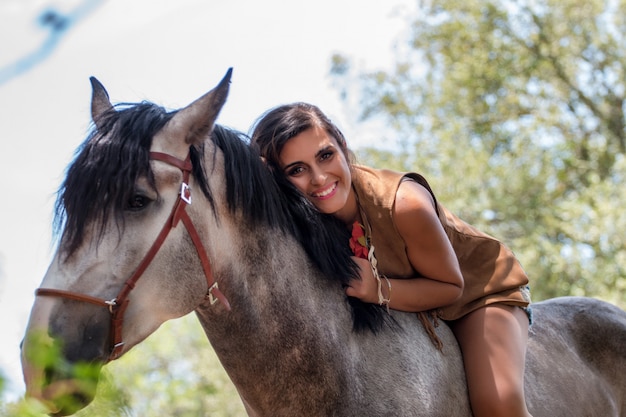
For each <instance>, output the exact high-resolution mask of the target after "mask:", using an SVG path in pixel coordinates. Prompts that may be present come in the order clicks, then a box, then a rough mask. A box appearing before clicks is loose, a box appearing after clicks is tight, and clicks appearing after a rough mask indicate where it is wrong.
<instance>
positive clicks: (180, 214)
mask: <svg viewBox="0 0 626 417" xmlns="http://www.w3.org/2000/svg"><path fill="white" fill-rule="evenodd" d="M150 159H152V160H156V161H161V162H165V163H167V164H170V165H173V166H175V167H177V168H179V169H180V170H181V171H182V172H183V181H182V184H181V187H180V196H179V198H178V199H177V201H176V203H174V207H173V208H172V212H171V213H170V216H169V217H168V219H167V221H166V222H165V224H164V225H163V228H162V229H161V232H160V233H159V235H158V236H157V238H156V240H155V241H154V243H153V244H152V246H151V247H150V250H148V252H147V253H146V255H145V256H144V258H143V259H142V261H141V263H140V264H139V266H138V267H137V269H136V270H135V272H134V273H133V275H132V276H131V277H130V278H129V279H128V280H127V281H126V282H125V283H124V286H123V287H122V289H121V290H120V292H119V293H118V295H117V297H115V298H113V299H111V300H105V299H102V298H97V297H93V296H91V295H87V294H81V293H76V292H72V291H66V290H58V289H52V288H38V289H37V290H36V291H35V295H37V296H54V297H63V298H68V299H70V300H76V301H83V302H87V303H91V304H95V305H98V306H102V307H106V308H107V309H108V310H109V312H110V313H111V328H110V332H111V334H110V341H111V342H110V353H109V358H108V361H112V360H114V359H117V358H118V357H120V355H121V354H122V351H123V348H124V342H123V340H122V325H123V323H124V312H125V311H126V308H127V307H128V303H129V301H130V300H129V299H128V296H129V294H130V292H131V291H132V290H133V288H135V284H136V283H137V281H139V278H140V277H141V275H142V274H143V273H144V271H145V270H146V268H148V265H150V262H152V260H153V259H154V257H155V256H156V254H157V252H158V251H159V249H160V248H161V245H162V244H163V242H165V239H166V238H167V235H168V234H169V232H170V231H171V230H172V229H173V228H175V227H176V225H177V224H178V222H179V221H180V220H182V222H183V225H184V226H185V228H186V229H187V233H189V236H190V237H191V240H192V241H193V244H194V246H195V248H196V251H197V253H198V257H199V258H200V262H201V264H202V269H203V270H204V275H205V277H206V280H207V285H208V289H207V292H206V295H205V300H207V299H208V300H209V301H210V303H211V305H213V304H215V303H216V302H218V301H221V302H222V304H223V305H224V306H225V307H226V309H227V310H230V304H229V303H228V300H227V299H226V297H224V294H222V292H221V291H220V289H219V288H218V285H217V282H215V280H214V278H213V273H212V272H211V263H210V261H209V258H208V257H207V254H206V250H205V249H204V245H203V244H202V240H201V239H200V235H199V234H198V231H197V230H196V228H195V226H194V225H193V222H192V220H191V218H190V217H189V215H188V214H187V211H186V210H185V208H186V207H187V206H188V205H190V204H191V190H190V188H189V176H190V174H191V170H192V164H191V159H190V155H189V154H187V158H186V159H185V160H184V161H183V160H181V159H178V158H176V157H174V156H172V155H169V154H166V153H162V152H150Z"/></svg>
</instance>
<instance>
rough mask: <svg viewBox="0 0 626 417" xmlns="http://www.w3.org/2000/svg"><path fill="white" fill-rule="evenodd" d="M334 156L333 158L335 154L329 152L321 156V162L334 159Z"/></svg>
mask: <svg viewBox="0 0 626 417" xmlns="http://www.w3.org/2000/svg"><path fill="white" fill-rule="evenodd" d="M332 156H333V152H331V151H327V152H324V153H323V154H321V155H320V160H322V161H325V160H327V159H330V158H332Z"/></svg>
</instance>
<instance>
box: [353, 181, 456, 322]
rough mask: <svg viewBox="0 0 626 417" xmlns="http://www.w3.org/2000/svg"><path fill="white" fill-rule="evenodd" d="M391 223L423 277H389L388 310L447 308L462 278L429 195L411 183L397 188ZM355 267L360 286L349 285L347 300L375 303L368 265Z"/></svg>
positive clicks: (362, 263) (375, 289)
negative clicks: (354, 299)
mask: <svg viewBox="0 0 626 417" xmlns="http://www.w3.org/2000/svg"><path fill="white" fill-rule="evenodd" d="M394 222H395V225H396V228H397V229H398V231H399V233H400V235H401V236H402V238H403V239H404V241H405V243H406V247H407V256H408V258H409V261H410V262H411V265H412V266H413V268H414V269H415V270H416V271H419V273H420V275H422V276H423V277H420V278H412V279H393V278H390V277H388V278H389V281H390V283H391V297H390V298H391V301H390V303H389V308H392V309H394V310H402V311H411V312H417V311H426V310H431V309H433V308H439V307H443V306H447V305H450V304H452V303H453V302H454V301H456V300H457V299H458V298H459V297H460V296H461V293H462V291H463V276H462V275H461V270H460V268H459V263H458V261H457V258H456V255H455V253H454V250H453V249H452V245H451V244H450V241H449V240H448V237H447V235H446V233H445V231H444V230H443V227H442V225H441V222H440V221H439V218H438V217H437V212H436V211H435V203H434V201H433V198H432V196H431V195H430V193H429V192H428V190H426V188H424V187H423V186H421V185H419V184H418V183H416V182H414V181H403V182H402V183H400V187H398V191H397V193H396V204H395V207H394ZM355 261H356V262H357V264H358V265H359V267H360V269H361V280H360V281H359V280H353V281H351V282H350V287H348V288H347V289H346V294H347V295H349V296H353V297H357V298H359V299H361V300H363V301H365V302H370V303H378V286H377V282H376V279H375V278H374V276H373V274H372V271H371V267H370V264H369V262H368V261H367V260H365V259H358V258H355ZM381 278H382V277H381ZM382 280H383V283H382V284H383V285H382V291H383V295H384V297H385V298H389V294H388V287H387V282H386V281H385V280H384V279H382Z"/></svg>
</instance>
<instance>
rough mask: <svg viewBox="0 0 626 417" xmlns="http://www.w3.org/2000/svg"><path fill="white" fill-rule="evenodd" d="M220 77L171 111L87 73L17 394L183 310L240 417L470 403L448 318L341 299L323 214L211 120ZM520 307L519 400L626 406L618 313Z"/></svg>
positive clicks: (564, 305) (68, 381) (70, 383)
mask: <svg viewBox="0 0 626 417" xmlns="http://www.w3.org/2000/svg"><path fill="white" fill-rule="evenodd" d="M229 83H230V70H229V72H228V73H227V75H226V76H225V77H224V79H223V80H222V81H221V82H220V83H219V85H218V86H217V87H216V88H215V89H213V90H212V91H210V92H209V93H207V94H206V95H204V96H202V97H201V98H199V99H198V100H196V101H195V102H193V103H192V104H190V105H189V106H187V107H185V108H184V109H182V110H179V111H176V112H170V113H168V112H166V111H165V110H164V109H162V108H160V107H158V106H155V105H153V104H150V103H141V104H137V105H126V106H119V105H118V106H112V105H111V104H110V102H109V99H108V96H107V94H106V91H105V90H104V88H103V87H102V85H101V84H100V83H99V82H98V81H97V80H95V79H92V85H93V100H92V115H93V120H94V123H95V129H94V131H93V132H92V134H91V135H90V136H89V137H88V138H87V139H86V141H85V142H84V143H83V144H82V145H81V147H80V148H79V151H78V152H77V155H76V158H75V160H74V162H73V163H72V164H71V165H70V167H69V168H68V172H67V177H66V179H65V181H64V183H63V186H62V187H61V190H60V193H59V199H58V202H57V226H58V229H57V230H58V231H59V232H60V240H59V247H58V250H57V253H56V254H55V257H54V259H53V261H52V263H51V265H50V267H49V269H48V271H47V273H46V275H45V277H44V279H43V282H42V284H41V288H39V289H38V290H37V295H38V296H37V298H36V301H35V304H34V306H33V309H32V311H31V316H30V321H29V325H28V328H27V330H26V335H25V338H24V343H23V346H22V363H23V369H24V375H25V381H26V385H27V394H28V395H30V396H33V397H36V398H38V399H40V400H41V401H42V402H44V403H45V404H47V405H48V407H49V409H50V413H52V414H55V415H67V414H71V413H73V412H75V411H76V410H77V409H79V408H82V407H84V406H85V405H87V404H88V403H89V402H90V401H91V400H92V398H93V395H94V394H93V386H94V385H95V384H96V383H97V374H98V372H99V369H100V366H102V365H104V364H106V363H107V362H108V361H110V360H113V359H115V358H117V357H119V356H120V355H123V354H124V353H125V352H127V351H128V350H129V349H131V348H132V347H133V346H135V345H136V344H138V343H140V342H141V341H142V340H143V339H145V338H146V337H147V336H148V335H150V334H151V333H152V332H154V331H155V330H156V329H157V328H158V327H159V326H160V325H161V324H162V323H163V322H165V321H166V320H169V319H172V318H176V317H181V316H183V315H186V314H188V313H190V312H192V311H193V312H195V313H196V315H197V317H198V319H199V320H200V322H201V324H202V327H203V328H204V330H205V332H206V335H207V337H208V338H209V340H210V342H211V345H212V346H213V348H214V349H215V352H216V353H217V355H218V356H219V359H220V361H221V362H222V364H223V366H224V368H225V370H226V372H227V373H228V375H229V376H230V378H231V380H232V382H233V383H234V385H235V386H236V388H237V390H238V392H239V395H240V397H241V399H242V401H243V403H244V405H245V408H246V410H247V412H248V414H249V415H250V416H272V417H281V416H284V417H294V416H346V417H347V416H354V417H368V416H369V417H380V416H403V417H405V416H424V417H426V416H428V417H437V416H438V417H469V416H471V410H470V406H469V402H468V396H467V391H466V386H465V380H464V374H463V364H462V362H461V355H460V352H459V349H458V346H457V343H456V341H455V339H454V336H453V335H452V333H451V331H450V330H449V328H448V327H447V326H446V325H445V323H442V324H441V325H440V326H439V327H437V329H436V333H437V337H438V338H439V340H440V341H441V342H442V343H443V349H441V350H439V349H437V347H435V344H433V343H432V340H431V338H430V337H429V336H428V335H427V333H426V332H425V331H424V328H423V326H422V323H421V322H420V321H419V319H418V318H417V316H416V315H415V314H410V313H401V312H395V311H392V312H391V314H390V315H387V313H386V312H385V311H384V310H382V309H379V308H378V307H377V306H371V305H369V306H368V305H359V303H358V302H355V300H351V299H348V298H346V296H345V294H344V292H343V288H342V286H343V285H344V284H345V282H346V281H347V279H349V277H350V276H351V274H353V273H354V270H353V265H352V264H351V263H350V261H349V256H348V254H347V253H346V250H347V248H346V246H347V245H344V244H342V243H340V241H341V239H337V238H335V233H339V232H336V231H335V230H334V227H335V226H334V225H332V224H330V223H328V219H327V218H325V217H324V216H321V215H319V214H316V212H315V210H311V208H310V207H307V206H306V205H305V203H303V205H302V206H301V207H299V208H298V207H295V208H294V207H290V206H287V205H286V204H287V203H285V202H284V201H285V200H286V199H285V198H282V199H281V198H280V196H281V193H284V192H285V189H284V184H283V185H281V184H276V183H275V181H274V180H273V179H272V178H271V175H270V174H269V173H268V172H267V169H266V168H265V167H264V166H263V165H262V163H261V161H260V159H259V158H258V156H257V155H256V154H255V153H254V151H253V150H252V149H251V148H250V147H249V146H248V144H247V143H246V142H245V140H242V137H241V136H238V135H237V134H236V133H235V132H233V131H230V130H228V129H225V128H223V127H221V126H219V125H215V124H214V122H215V119H216V118H217V115H218V113H219V111H220V109H221V108H222V106H223V105H224V103H225V101H226V96H227V93H228V86H229ZM192 190H193V196H192V193H191V191H192ZM287 191H288V190H287ZM192 197H193V199H192ZM288 200H289V199H288ZM290 200H293V199H290ZM294 206H295V203H294ZM337 242H339V243H337ZM313 259H316V261H312V260H313ZM533 311H534V321H535V322H534V325H533V327H532V328H531V336H530V341H529V349H528V359H527V361H528V362H527V375H526V394H527V401H528V405H529V408H530V410H531V412H532V413H533V415H534V416H535V417H559V416H563V417H565V416H567V417H576V416H580V417H582V416H585V417H590V416H598V417H600V416H601V417H609V416H622V417H624V416H626V313H624V312H623V311H622V310H620V309H618V308H616V307H614V306H612V305H610V304H607V303H604V302H601V301H597V300H594V299H589V298H558V299H553V300H549V301H545V302H540V303H536V304H534V306H533ZM46 351H53V352H57V353H58V355H59V356H60V358H57V359H56V360H42V359H41V358H42V357H44V358H45V357H49V356H47V354H43V353H42V352H46ZM77 363H91V364H95V365H94V366H95V372H94V373H92V374H89V375H91V376H87V374H85V372H82V373H81V375H80V376H78V374H77V373H75V372H74V371H73V370H74V369H77V367H76V366H74V365H75V364H77ZM79 369H82V368H79Z"/></svg>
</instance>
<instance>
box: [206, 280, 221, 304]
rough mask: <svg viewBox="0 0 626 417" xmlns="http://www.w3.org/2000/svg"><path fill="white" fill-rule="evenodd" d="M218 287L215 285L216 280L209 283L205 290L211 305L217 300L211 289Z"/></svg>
mask: <svg viewBox="0 0 626 417" xmlns="http://www.w3.org/2000/svg"><path fill="white" fill-rule="evenodd" d="M216 288H217V289H218V290H219V287H218V286H217V282H214V283H213V285H211V286H210V287H209V290H208V291H207V292H206V295H207V296H208V297H209V302H210V303H211V305H214V304H215V303H217V302H218V301H219V300H218V299H217V298H216V297H215V296H214V295H213V290H214V289H216Z"/></svg>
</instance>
